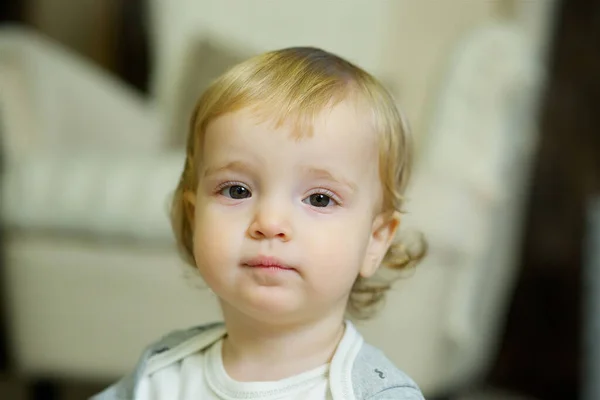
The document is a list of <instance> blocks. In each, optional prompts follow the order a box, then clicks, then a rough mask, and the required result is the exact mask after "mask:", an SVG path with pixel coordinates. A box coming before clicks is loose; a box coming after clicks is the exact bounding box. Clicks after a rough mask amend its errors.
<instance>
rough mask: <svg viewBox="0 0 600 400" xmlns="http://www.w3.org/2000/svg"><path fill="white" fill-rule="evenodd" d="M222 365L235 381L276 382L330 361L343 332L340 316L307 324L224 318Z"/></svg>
mask: <svg viewBox="0 0 600 400" xmlns="http://www.w3.org/2000/svg"><path fill="white" fill-rule="evenodd" d="M225 321H226V323H225V324H226V327H227V337H226V338H225V339H224V342H223V365H224V366H225V370H226V371H227V374H228V375H229V376H230V377H231V378H232V379H235V380H237V381H245V382H248V381H275V380H280V379H284V378H287V377H290V376H293V375H297V374H299V373H302V372H306V371H310V370H311V369H314V368H317V367H319V366H321V365H324V364H326V363H328V362H330V361H331V358H332V357H333V354H334V353H335V350H336V348H337V345H338V343H339V341H340V340H341V338H342V336H343V333H344V323H343V316H342V317H340V316H337V315H336V316H333V315H332V316H329V317H327V318H323V319H319V320H318V321H312V322H310V323H306V324H290V325H275V324H274V325H268V324H265V323H264V322H261V321H256V320H252V319H250V318H227V315H226V318H225Z"/></svg>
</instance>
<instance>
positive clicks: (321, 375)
mask: <svg viewBox="0 0 600 400" xmlns="http://www.w3.org/2000/svg"><path fill="white" fill-rule="evenodd" d="M353 336H357V338H354V337H353ZM351 337H352V338H351ZM353 339H354V340H353ZM356 339H359V335H358V333H357V332H356V331H355V330H354V329H352V327H350V329H348V325H347V327H346V330H345V332H344V337H343V338H342V342H349V341H352V342H354V341H355V340H356ZM222 344H223V340H222V339H220V340H218V341H216V342H215V343H214V344H212V345H211V346H210V347H208V348H207V349H205V350H203V351H199V352H195V353H193V354H191V355H189V356H187V357H185V358H183V359H181V360H179V361H177V362H175V363H172V364H169V365H167V366H165V367H163V368H161V369H159V370H157V371H156V372H154V373H152V374H149V375H146V376H144V377H143V378H142V380H141V381H140V385H139V389H138V392H137V396H136V398H137V399H139V400H165V399H168V400H191V399H194V400H196V399H203V400H204V399H207V400H212V399H219V400H239V399H253V400H313V399H314V400H330V399H332V395H331V390H330V387H329V364H326V365H322V366H320V367H318V368H315V369H313V370H310V371H307V372H303V373H301V374H298V375H294V376H292V377H289V378H285V379H282V380H279V381H270V382H239V381H236V380H234V379H232V378H231V377H230V376H229V375H228V374H227V371H225V367H224V366H223V358H222V351H221V350H222ZM349 350H350V347H349V346H338V348H337V350H336V353H335V357H341V358H345V357H344V354H340V353H342V352H348V351H349Z"/></svg>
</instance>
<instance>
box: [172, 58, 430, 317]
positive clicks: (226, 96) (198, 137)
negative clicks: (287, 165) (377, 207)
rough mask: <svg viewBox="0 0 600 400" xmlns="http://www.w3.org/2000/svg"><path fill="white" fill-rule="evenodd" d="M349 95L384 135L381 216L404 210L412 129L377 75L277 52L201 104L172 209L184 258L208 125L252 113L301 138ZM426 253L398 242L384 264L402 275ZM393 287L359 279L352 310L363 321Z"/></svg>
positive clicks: (221, 82) (189, 253)
mask: <svg viewBox="0 0 600 400" xmlns="http://www.w3.org/2000/svg"><path fill="white" fill-rule="evenodd" d="M350 96H352V97H353V98H355V99H360V100H362V101H363V102H364V103H365V104H366V105H367V106H368V111H369V112H370V113H371V114H372V119H373V124H374V129H375V131H376V132H377V133H378V134H379V143H380V151H379V174H380V179H381V182H382V186H383V192H384V193H383V211H402V206H403V193H404V191H405V189H406V185H407V183H408V180H409V176H410V170H411V164H412V158H413V157H412V156H413V150H412V143H411V140H410V135H409V132H408V129H407V126H406V124H405V122H404V119H403V118H402V116H401V115H400V114H399V112H398V109H397V108H396V106H395V104H394V100H393V99H392V97H391V96H390V94H389V93H388V92H387V91H386V90H385V88H384V87H383V86H382V85H381V84H380V83H379V82H378V81H377V80H376V79H375V78H374V77H373V76H371V75H370V74H368V73H367V72H365V71H364V70H362V69H361V68H359V67H357V66H355V65H353V64H352V63H350V62H348V61H346V60H344V59H342V58H340V57H338V56H336V55H334V54H331V53H329V52H326V51H324V50H321V49H317V48H312V47H295V48H287V49H282V50H277V51H272V52H268V53H264V54H261V55H258V56H255V57H253V58H250V59H248V60H246V61H244V62H242V63H240V64H238V65H236V66H234V67H233V68H231V69H230V70H228V71H227V72H225V73H224V74H223V75H222V76H221V77H219V78H218V79H217V80H216V81H214V82H213V83H212V84H211V85H210V86H209V87H208V89H207V90H206V91H205V92H204V93H203V94H202V96H201V97H200V99H199V100H198V102H197V104H196V107H195V109H194V112H193V114H192V118H191V121H190V127H189V135H188V139H187V150H186V161H185V166H184V169H183V172H182V174H181V179H180V181H179V184H178V186H177V189H176V190H175V194H174V198H173V203H172V208H171V222H172V225H173V230H174V232H175V236H176V239H177V242H178V245H179V247H180V249H181V252H182V254H183V256H184V258H185V259H186V261H188V262H189V263H190V264H191V265H192V266H195V261H194V253H193V209H192V208H191V207H192V206H191V205H190V204H189V202H187V201H186V199H185V193H186V192H192V193H195V192H196V189H197V185H198V179H199V177H198V169H199V165H200V162H201V160H200V157H201V149H202V143H203V137H204V133H205V130H206V127H207V125H208V124H209V123H210V122H211V121H213V120H215V119H216V118H218V117H219V116H221V115H223V114H225V113H229V112H234V111H238V110H241V109H246V108H250V109H252V110H253V111H254V112H256V113H259V114H260V113H263V115H265V116H267V117H271V118H275V123H276V124H277V125H281V124H283V123H289V122H292V123H293V124H294V125H293V126H294V127H295V129H296V132H297V133H305V134H310V132H312V131H311V129H312V125H311V122H312V121H313V120H314V118H315V117H316V115H317V114H318V113H319V112H321V111H322V110H323V109H325V108H327V107H332V106H334V105H335V104H337V103H339V102H340V101H342V100H344V99H346V98H349V97H350ZM424 252H425V249H424V246H420V249H418V250H417V251H409V250H408V248H407V246H405V245H404V244H403V243H402V242H400V241H396V242H394V243H393V244H392V246H391V247H390V249H389V251H388V252H387V254H386V256H385V258H384V260H383V264H384V265H385V266H386V267H388V268H391V269H394V270H403V269H406V268H407V267H409V266H412V265H414V264H415V263H416V262H417V261H418V260H419V259H420V258H421V257H422V256H423V255H424ZM389 288H390V282H389V281H387V282H386V281H381V280H379V281H377V280H372V279H371V280H368V279H363V278H360V277H359V278H358V279H357V280H356V282H355V284H354V286H353V288H352V292H351V294H350V299H349V302H348V311H349V312H350V313H351V314H353V315H354V316H355V317H359V318H360V317H367V316H369V315H371V314H372V311H374V307H375V306H377V305H378V304H379V303H381V301H382V300H383V298H384V295H385V292H386V291H387V290H388V289H389Z"/></svg>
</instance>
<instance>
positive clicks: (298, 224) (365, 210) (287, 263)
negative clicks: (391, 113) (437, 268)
mask: <svg viewBox="0 0 600 400" xmlns="http://www.w3.org/2000/svg"><path fill="white" fill-rule="evenodd" d="M291 128H292V127H290V126H285V125H284V126H282V127H280V128H274V124H273V123H272V121H266V122H261V121H260V120H259V119H257V118H256V116H254V115H253V114H252V113H251V112H250V111H249V110H242V111H238V112H235V113H230V114H226V115H224V116H222V117H219V118H217V119H216V120H214V121H212V122H211V123H210V124H209V125H208V127H207V129H206V132H205V138H204V143H203V150H202V151H203V153H202V165H201V166H199V168H200V170H199V184H198V190H197V193H196V197H195V221H194V256H195V259H196V263H197V267H198V269H199V270H200V273H201V275H202V276H203V277H204V279H205V281H206V283H207V284H208V285H209V286H210V287H211V289H212V290H213V291H214V292H215V293H216V294H217V296H218V297H219V299H220V301H221V303H222V306H223V309H224V312H225V313H227V311H228V310H236V311H237V312H242V313H244V314H246V315H249V316H252V317H254V318H259V319H263V320H266V319H269V320H273V319H277V320H282V319H283V320H289V319H296V318H304V317H308V316H310V317H314V316H315V315H316V314H318V313H328V312H332V311H340V312H343V310H344V309H345V307H346V304H347V299H348V295H349V293H350V290H351V288H352V285H353V283H354V281H355V280H356V278H357V276H358V275H359V274H362V275H365V276H368V275H371V274H372V273H373V272H374V270H375V268H376V265H375V264H378V262H379V261H380V260H381V258H382V257H383V254H384V253H385V250H387V246H386V243H382V241H385V240H386V239H387V238H386V237H382V236H381V235H380V234H379V233H378V229H379V228H380V227H381V219H380V218H379V217H378V213H379V211H380V204H381V201H382V198H381V197H382V187H381V183H380V180H379V171H378V168H379V166H378V140H377V136H376V134H375V132H373V129H372V128H371V126H370V124H369V120H368V118H366V117H365V113H363V112H359V110H358V109H357V106H356V105H355V104H354V103H353V102H349V101H343V102H341V103H339V104H338V105H337V106H335V107H334V108H332V109H328V110H326V111H324V112H322V113H321V114H320V115H319V116H318V117H317V118H316V119H315V123H314V125H313V132H312V135H306V136H304V137H301V138H298V137H296V136H294V135H293V132H292V129H291Z"/></svg>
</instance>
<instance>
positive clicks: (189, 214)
mask: <svg viewBox="0 0 600 400" xmlns="http://www.w3.org/2000/svg"><path fill="white" fill-rule="evenodd" d="M181 202H182V204H181V206H182V207H183V212H184V213H185V217H186V218H187V220H188V222H189V223H190V226H194V216H195V214H196V193H194V192H192V191H191V190H186V191H185V192H183V196H181Z"/></svg>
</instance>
